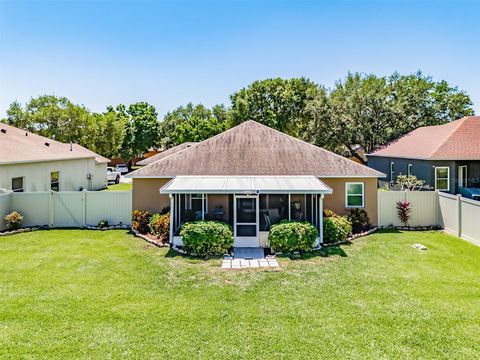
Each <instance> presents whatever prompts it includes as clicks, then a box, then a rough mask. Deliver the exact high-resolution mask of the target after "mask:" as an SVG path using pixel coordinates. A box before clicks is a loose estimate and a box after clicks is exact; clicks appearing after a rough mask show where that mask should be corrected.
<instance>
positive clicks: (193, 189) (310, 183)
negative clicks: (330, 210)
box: [160, 176, 332, 194]
mask: <svg viewBox="0 0 480 360" xmlns="http://www.w3.org/2000/svg"><path fill="white" fill-rule="evenodd" d="M160 193H162V194H191V193H210V194H212V193H218V194H261V193H263V194H289V193H290V194H303V193H309V194H331V193H332V189H330V188H329V187H328V186H327V185H325V183H323V182H322V181H321V180H319V179H317V178H316V177H315V176H177V177H176V178H174V179H172V180H171V181H169V182H168V183H167V184H165V185H164V186H163V187H162V188H161V189H160Z"/></svg>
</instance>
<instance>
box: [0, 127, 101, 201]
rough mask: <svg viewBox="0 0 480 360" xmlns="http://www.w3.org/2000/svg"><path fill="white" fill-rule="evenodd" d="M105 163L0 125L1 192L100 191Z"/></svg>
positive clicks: (78, 150) (75, 148)
mask: <svg viewBox="0 0 480 360" xmlns="http://www.w3.org/2000/svg"><path fill="white" fill-rule="evenodd" d="M108 161H109V160H108V159H106V158H104V157H102V156H100V155H98V154H96V153H94V152H93V151H90V150H88V149H86V148H84V147H83V146H80V145H77V144H64V143H61V142H58V141H55V140H52V139H49V138H46V137H44V136H40V135H36V134H33V133H31V132H28V131H25V130H22V129H19V128H16V127H13V126H10V125H7V124H4V123H0V189H5V190H12V191H15V192H24V191H49V190H54V191H78V190H81V189H86V190H99V189H103V188H105V187H106V177H107V163H108Z"/></svg>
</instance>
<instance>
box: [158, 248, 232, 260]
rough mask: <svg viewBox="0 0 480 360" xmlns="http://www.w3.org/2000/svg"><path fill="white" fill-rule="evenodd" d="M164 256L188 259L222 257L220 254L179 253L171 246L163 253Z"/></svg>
mask: <svg viewBox="0 0 480 360" xmlns="http://www.w3.org/2000/svg"><path fill="white" fill-rule="evenodd" d="M165 257H166V258H182V259H189V260H212V259H222V258H223V256H222V255H208V256H203V257H202V256H192V255H187V254H180V253H179V252H178V251H175V250H173V249H172V248H170V249H168V251H167V253H166V254H165Z"/></svg>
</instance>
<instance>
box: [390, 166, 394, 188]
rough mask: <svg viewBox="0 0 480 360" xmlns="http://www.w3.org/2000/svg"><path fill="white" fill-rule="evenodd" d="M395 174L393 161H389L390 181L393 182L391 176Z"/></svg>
mask: <svg viewBox="0 0 480 360" xmlns="http://www.w3.org/2000/svg"><path fill="white" fill-rule="evenodd" d="M394 175H395V163H394V162H393V161H391V162H390V182H391V183H392V184H393V183H394V182H395V179H394V178H393V177H394Z"/></svg>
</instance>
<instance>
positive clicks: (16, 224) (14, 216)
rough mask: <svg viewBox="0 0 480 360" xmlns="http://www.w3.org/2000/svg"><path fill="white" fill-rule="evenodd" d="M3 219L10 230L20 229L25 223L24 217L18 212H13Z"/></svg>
mask: <svg viewBox="0 0 480 360" xmlns="http://www.w3.org/2000/svg"><path fill="white" fill-rule="evenodd" d="M3 219H4V220H5V222H6V223H7V226H8V228H9V229H10V230H17V229H19V228H20V226H22V223H23V216H22V215H20V213H18V212H16V211H13V212H11V213H10V214H8V215H6V216H5V217H4V218H3Z"/></svg>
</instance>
